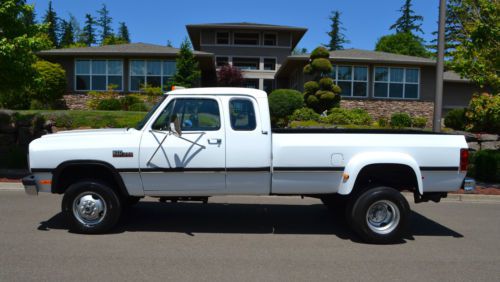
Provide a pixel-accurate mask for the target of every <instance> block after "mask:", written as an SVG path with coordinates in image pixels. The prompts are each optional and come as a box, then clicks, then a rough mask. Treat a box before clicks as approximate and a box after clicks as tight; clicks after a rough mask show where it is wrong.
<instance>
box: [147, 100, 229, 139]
mask: <svg viewBox="0 0 500 282" xmlns="http://www.w3.org/2000/svg"><path fill="white" fill-rule="evenodd" d="M173 121H176V122H177V121H178V122H179V124H180V127H181V130H182V131H216V130H219V129H220V112H219V105H218V103H217V101H215V100H213V99H189V98H188V99H184V98H179V99H174V100H172V101H170V103H168V105H167V106H166V107H165V109H164V110H163V112H162V113H161V114H160V116H159V117H158V118H157V119H156V121H155V123H154V124H153V129H157V130H167V129H168V128H170V127H169V125H170V122H173Z"/></svg>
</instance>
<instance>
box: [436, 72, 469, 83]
mask: <svg viewBox="0 0 500 282" xmlns="http://www.w3.org/2000/svg"><path fill="white" fill-rule="evenodd" d="M443 80H444V81H448V82H461V83H468V82H470V80H469V79H467V78H462V77H460V75H459V74H458V73H456V72H454V71H445V72H444V74H443Z"/></svg>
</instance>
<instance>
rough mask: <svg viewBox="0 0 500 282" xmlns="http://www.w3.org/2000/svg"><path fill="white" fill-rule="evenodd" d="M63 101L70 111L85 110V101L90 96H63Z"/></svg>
mask: <svg viewBox="0 0 500 282" xmlns="http://www.w3.org/2000/svg"><path fill="white" fill-rule="evenodd" d="M63 99H64V101H65V102H66V106H67V107H68V109H70V110H87V109H88V108H87V101H88V100H89V99H90V96H89V95H87V94H68V95H64V97H63Z"/></svg>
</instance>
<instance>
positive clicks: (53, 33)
mask: <svg viewBox="0 0 500 282" xmlns="http://www.w3.org/2000/svg"><path fill="white" fill-rule="evenodd" d="M43 23H45V24H47V25H48V27H47V36H48V38H49V40H50V41H51V42H52V45H53V46H54V47H56V48H57V47H59V42H58V40H57V31H58V30H59V24H58V22H57V14H56V11H54V9H52V1H49V8H48V9H47V11H46V12H45V16H44V17H43Z"/></svg>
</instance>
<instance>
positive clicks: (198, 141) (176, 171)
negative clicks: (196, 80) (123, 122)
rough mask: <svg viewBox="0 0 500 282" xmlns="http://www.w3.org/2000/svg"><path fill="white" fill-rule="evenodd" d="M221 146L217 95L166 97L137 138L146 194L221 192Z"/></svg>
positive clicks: (223, 183) (223, 177)
mask: <svg viewBox="0 0 500 282" xmlns="http://www.w3.org/2000/svg"><path fill="white" fill-rule="evenodd" d="M174 131H177V132H174ZM225 150H226V140H225V136H224V122H223V111H222V106H221V101H220V99H219V98H216V97H210V98H208V97H196V96H190V97H189V98H184V97H175V98H173V99H171V100H170V101H169V102H168V104H167V106H165V108H164V109H163V110H162V112H161V113H160V115H159V116H158V118H157V119H156V120H155V121H154V122H153V123H152V125H151V127H150V128H149V129H147V130H145V131H144V133H143V137H142V140H141V149H140V170H141V178H142V183H143V186H144V191H145V192H146V195H177V196H182V195H204V194H212V193H214V192H219V193H220V192H223V191H224V190H225V189H226V171H225V169H226V159H225V157H226V156H225V154H226V152H225Z"/></svg>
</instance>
